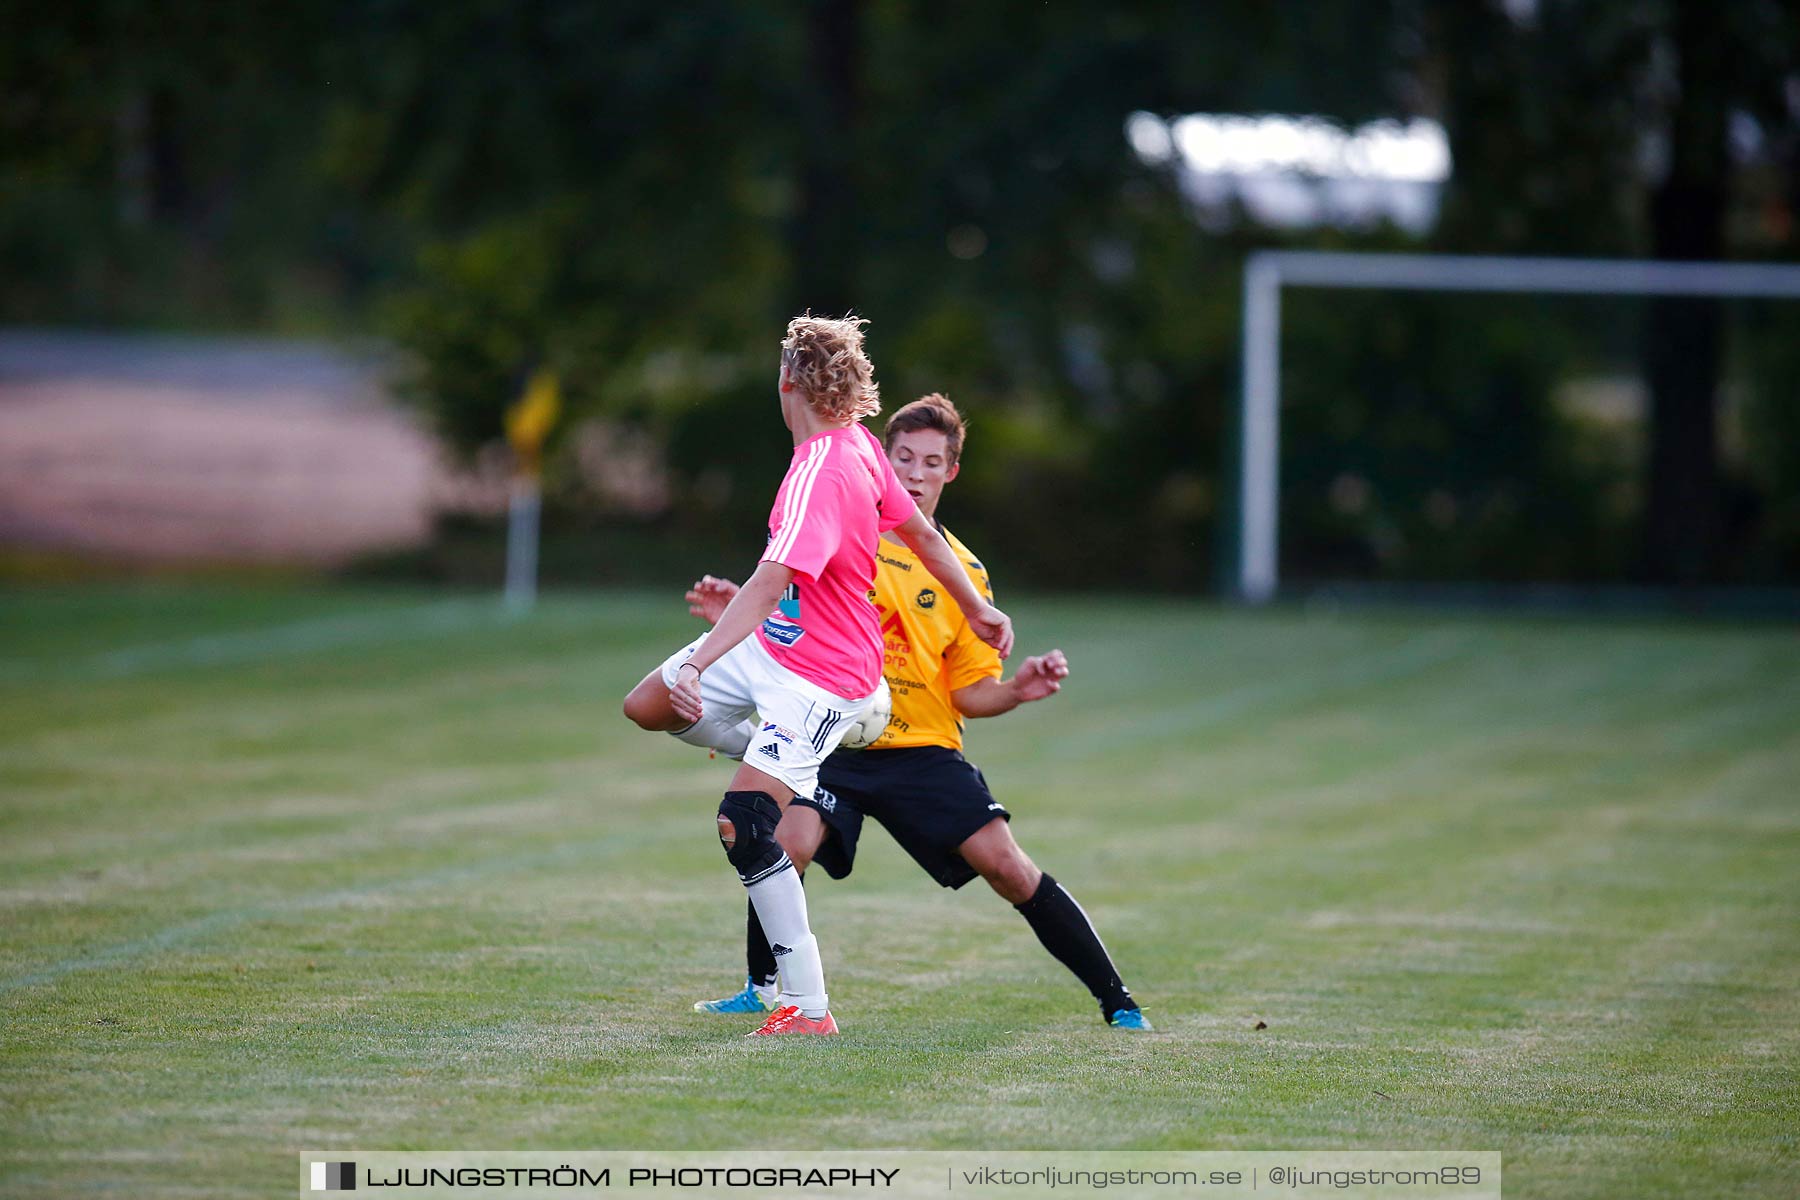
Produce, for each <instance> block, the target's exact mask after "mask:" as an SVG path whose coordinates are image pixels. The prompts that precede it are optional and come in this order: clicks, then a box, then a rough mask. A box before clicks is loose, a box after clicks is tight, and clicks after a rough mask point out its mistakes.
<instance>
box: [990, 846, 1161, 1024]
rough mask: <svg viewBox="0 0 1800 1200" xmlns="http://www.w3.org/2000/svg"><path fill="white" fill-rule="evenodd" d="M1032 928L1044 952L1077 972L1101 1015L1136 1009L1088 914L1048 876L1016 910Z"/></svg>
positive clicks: (1076, 975)
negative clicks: (1124, 1009)
mask: <svg viewBox="0 0 1800 1200" xmlns="http://www.w3.org/2000/svg"><path fill="white" fill-rule="evenodd" d="M1013 907H1014V908H1017V909H1018V910H1019V915H1020V916H1021V917H1024V918H1025V920H1026V922H1027V923H1028V924H1029V925H1030V926H1031V931H1032V932H1033V933H1035V934H1037V936H1038V941H1040V942H1042V943H1044V949H1046V950H1048V951H1049V952H1050V953H1051V955H1053V956H1054V957H1055V959H1056V961H1057V962H1059V963H1061V964H1062V965H1063V966H1065V967H1067V968H1069V970H1071V971H1073V972H1075V977H1076V978H1077V979H1079V980H1081V982H1082V983H1084V984H1086V985H1087V990H1088V991H1090V992H1092V993H1093V994H1094V999H1096V1000H1098V1001H1099V1002H1100V1014H1101V1015H1102V1016H1105V1017H1111V1016H1112V1015H1113V1014H1114V1013H1115V1012H1118V1011H1119V1010H1120V1009H1121V1008H1136V1007H1137V1001H1136V1000H1133V999H1132V998H1131V993H1130V992H1128V991H1126V990H1125V985H1124V984H1123V983H1122V982H1120V980H1119V972H1118V969H1117V968H1115V967H1114V966H1113V963H1112V959H1111V958H1109V957H1107V954H1106V947H1105V946H1102V945H1101V944H1100V935H1099V934H1097V933H1095V932H1094V927H1093V925H1092V924H1090V923H1089V921H1088V919H1087V914H1086V913H1084V912H1082V911H1081V905H1079V904H1077V903H1075V897H1073V896H1071V895H1069V893H1068V892H1066V891H1064V890H1063V888H1062V885H1061V884H1059V883H1057V882H1056V880H1054V879H1052V878H1050V876H1048V875H1045V876H1044V878H1043V880H1042V881H1041V882H1040V883H1039V884H1038V888H1037V891H1036V892H1033V893H1032V896H1031V899H1029V900H1027V901H1026V902H1025V903H1023V904H1015V905H1014V906H1013Z"/></svg>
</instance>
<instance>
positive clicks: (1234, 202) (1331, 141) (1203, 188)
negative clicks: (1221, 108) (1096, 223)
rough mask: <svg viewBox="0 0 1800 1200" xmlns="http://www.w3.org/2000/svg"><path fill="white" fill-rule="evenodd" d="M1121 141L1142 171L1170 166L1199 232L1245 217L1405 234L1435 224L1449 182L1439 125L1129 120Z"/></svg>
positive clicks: (1136, 116) (1446, 144) (1193, 116)
mask: <svg viewBox="0 0 1800 1200" xmlns="http://www.w3.org/2000/svg"><path fill="white" fill-rule="evenodd" d="M1125 134H1126V137H1128V138H1129V139H1130V141H1131V145H1132V148H1133V149H1134V150H1135V151H1136V152H1137V154H1138V157H1139V158H1141V159H1142V160H1143V161H1145V162H1147V163H1152V164H1156V165H1165V164H1168V165H1173V166H1174V168H1175V171H1176V174H1177V178H1178V179H1179V180H1180V183H1181V187H1182V190H1183V192H1184V193H1185V194H1186V195H1187V197H1188V198H1189V200H1191V201H1192V202H1193V204H1194V208H1195V211H1196V212H1197V213H1198V215H1199V217H1200V220H1201V222H1202V223H1203V224H1205V225H1208V226H1209V227H1215V228H1217V227H1222V226H1225V225H1227V224H1229V223H1230V222H1231V221H1232V220H1233V219H1234V218H1235V215H1236V213H1237V211H1238V210H1239V209H1240V208H1241V209H1242V211H1243V212H1244V213H1246V214H1247V215H1248V216H1249V217H1250V218H1251V219H1252V220H1254V221H1256V222H1257V223H1259V224H1262V225H1267V226H1271V227H1275V228H1299V229H1305V228H1316V227H1318V226H1323V225H1332V226H1337V227H1340V228H1352V229H1354V228H1368V227H1371V226H1376V225H1380V224H1384V223H1390V224H1393V225H1395V226H1398V227H1399V228H1401V229H1405V230H1407V231H1409V232H1411V233H1415V234H1423V233H1426V232H1429V231H1430V229H1431V227H1432V226H1433V225H1434V224H1435V223H1436V222H1437V215H1438V205H1439V202H1440V198H1441V193H1442V190H1443V185H1444V184H1445V182H1446V181H1448V180H1449V178H1450V165H1451V164H1450V139H1449V137H1448V136H1447V135H1446V134H1445V132H1444V127H1443V126H1442V125H1440V124H1439V123H1438V122H1436V121H1432V120H1427V119H1424V118H1417V117H1415V118H1413V119H1412V120H1410V121H1406V122H1400V121H1392V120H1382V121H1371V122H1369V123H1368V124H1366V125H1361V126H1358V127H1356V128H1354V129H1345V128H1343V127H1342V126H1340V125H1337V124H1335V123H1333V122H1331V121H1327V120H1325V119H1324V118H1322V117H1315V116H1302V117H1289V116H1276V115H1262V116H1243V115H1235V114H1221V113H1189V114H1188V115H1186V116H1181V117H1175V118H1172V119H1169V120H1165V119H1163V118H1162V117H1159V116H1156V115H1154V114H1152V113H1147V112H1138V113H1133V114H1132V115H1131V117H1130V118H1129V119H1128V120H1127V121H1126V123H1125Z"/></svg>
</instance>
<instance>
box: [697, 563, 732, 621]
mask: <svg viewBox="0 0 1800 1200" xmlns="http://www.w3.org/2000/svg"><path fill="white" fill-rule="evenodd" d="M737 594H738V585H737V584H735V583H733V582H731V580H729V579H721V578H719V577H718V576H717V575H702V576H701V577H700V578H698V579H696V580H694V586H693V587H691V588H689V589H688V591H687V603H688V614H689V615H690V616H695V617H699V618H700V619H701V620H702V621H705V622H706V623H707V624H708V625H717V624H718V623H719V618H720V617H721V616H723V615H724V614H725V606H726V605H727V604H730V603H731V598H732V597H733V596H735V595H737Z"/></svg>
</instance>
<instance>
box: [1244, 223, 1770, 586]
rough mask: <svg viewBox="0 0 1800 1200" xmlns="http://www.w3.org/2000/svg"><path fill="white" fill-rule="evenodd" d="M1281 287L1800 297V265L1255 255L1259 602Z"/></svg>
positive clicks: (1248, 485) (1251, 460)
mask: <svg viewBox="0 0 1800 1200" xmlns="http://www.w3.org/2000/svg"><path fill="white" fill-rule="evenodd" d="M1283 287H1321V288H1364V289H1388V290H1397V291H1434V292H1538V293H1545V294H1556V295H1585V296H1712V297H1724V298H1751V299H1756V298H1773V299H1800V266H1789V265H1781V264H1764V263H1724V262H1664V261H1659V260H1654V259H1607V258H1505V257H1491V256H1484V255H1452V254H1359V253H1349V252H1336V251H1312V250H1262V251H1258V252H1256V253H1254V254H1251V255H1250V256H1249V258H1247V259H1246V260H1245V262H1244V345H1243V355H1244V362H1243V378H1242V393H1241V397H1240V412H1239V417H1240V420H1239V425H1240V429H1241V434H1240V441H1239V445H1238V455H1239V458H1238V488H1239V495H1238V500H1239V522H1240V524H1239V529H1238V562H1237V580H1236V588H1235V590H1236V593H1237V595H1238V598H1239V599H1241V600H1244V601H1247V602H1249V603H1251V604H1262V603H1265V602H1266V601H1268V600H1270V599H1272V598H1273V597H1274V595H1275V591H1276V587H1277V586H1278V584H1279V582H1280V577H1279V569H1278V566H1277V560H1276V554H1277V551H1278V545H1279V543H1278V528H1277V525H1278V522H1277V516H1278V509H1279V507H1280V487H1281V479H1280V458H1281V289H1282V288H1283Z"/></svg>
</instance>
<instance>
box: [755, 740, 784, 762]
mask: <svg viewBox="0 0 1800 1200" xmlns="http://www.w3.org/2000/svg"><path fill="white" fill-rule="evenodd" d="M760 752H761V753H763V754H766V755H768V756H769V757H770V758H772V759H774V760H775V761H776V762H780V761H781V751H780V750H778V749H776V748H775V743H774V742H766V743H764V744H763V745H762V746H761V747H760Z"/></svg>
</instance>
